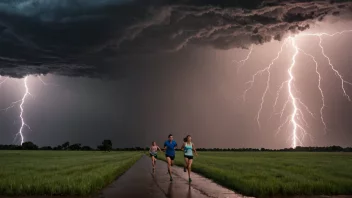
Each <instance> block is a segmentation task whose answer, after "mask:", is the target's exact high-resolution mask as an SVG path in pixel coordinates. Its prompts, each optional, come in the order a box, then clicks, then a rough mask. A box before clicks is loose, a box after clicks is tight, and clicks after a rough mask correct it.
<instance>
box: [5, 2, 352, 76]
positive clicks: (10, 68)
mask: <svg viewBox="0 0 352 198" xmlns="http://www.w3.org/2000/svg"><path fill="white" fill-rule="evenodd" d="M351 10H352V3H351V2H350V1H347V0H345V1H344V0H340V1H305V0H295V1H294V0H292V1H277V0H270V1H269V0H265V1H263V0H261V1H259V0H254V1H248V0H238V1H230V0H216V1H215V0H194V1H190V0H164V1H162V0H100V1H97V0H2V1H0V65H1V66H0V75H3V76H11V77H22V76H25V75H28V74H48V73H53V74H58V75H66V76H87V77H102V76H107V75H109V73H111V72H110V71H111V70H114V71H116V70H117V71H123V67H126V65H124V64H123V61H121V60H124V59H125V58H126V57H127V58H133V57H134V56H135V55H138V54H145V53H173V52H175V51H179V50H182V49H183V48H185V47H187V46H189V45H196V46H210V47H214V48H217V49H231V48H248V47H249V46H250V45H251V44H263V43H265V42H270V41H271V40H273V39H275V40H281V39H282V38H283V37H284V36H285V35H286V34H290V33H293V34H295V33H298V32H299V31H303V30H306V29H308V28H309V27H310V25H311V24H314V22H316V21H320V20H322V19H324V17H326V16H328V15H344V14H349V13H350V12H351Z"/></svg>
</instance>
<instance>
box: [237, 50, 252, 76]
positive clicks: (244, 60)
mask: <svg viewBox="0 0 352 198" xmlns="http://www.w3.org/2000/svg"><path fill="white" fill-rule="evenodd" d="M252 51H253V45H251V47H250V48H249V52H248V54H247V56H246V58H245V59H243V60H240V61H236V60H234V61H232V62H237V63H238V64H240V65H239V66H238V67H237V73H238V72H239V71H240V69H241V67H243V66H244V65H245V64H246V61H247V60H248V59H249V57H250V56H251V54H252Z"/></svg>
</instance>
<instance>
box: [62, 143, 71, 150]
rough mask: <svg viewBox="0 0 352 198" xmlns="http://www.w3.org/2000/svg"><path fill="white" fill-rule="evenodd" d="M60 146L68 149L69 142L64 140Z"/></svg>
mask: <svg viewBox="0 0 352 198" xmlns="http://www.w3.org/2000/svg"><path fill="white" fill-rule="evenodd" d="M61 146H62V149H63V150H68V148H69V147H70V142H65V143H63V144H62V145H61Z"/></svg>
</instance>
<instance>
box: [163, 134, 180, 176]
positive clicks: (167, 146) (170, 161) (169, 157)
mask: <svg viewBox="0 0 352 198" xmlns="http://www.w3.org/2000/svg"><path fill="white" fill-rule="evenodd" d="M175 148H177V143H176V141H174V137H173V136H172V134H170V135H169V136H168V140H166V141H165V143H164V150H165V157H166V161H167V172H168V173H169V175H170V181H172V175H171V166H173V165H174V160H175Z"/></svg>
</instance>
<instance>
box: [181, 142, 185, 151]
mask: <svg viewBox="0 0 352 198" xmlns="http://www.w3.org/2000/svg"><path fill="white" fill-rule="evenodd" d="M181 150H182V151H184V150H185V143H183V144H182V146H181Z"/></svg>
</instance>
